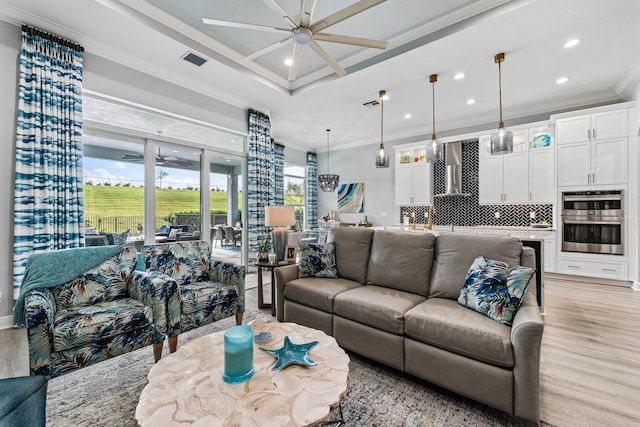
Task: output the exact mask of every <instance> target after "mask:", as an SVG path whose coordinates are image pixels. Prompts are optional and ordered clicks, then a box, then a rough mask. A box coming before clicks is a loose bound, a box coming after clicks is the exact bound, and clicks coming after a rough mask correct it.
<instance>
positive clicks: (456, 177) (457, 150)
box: [435, 141, 471, 197]
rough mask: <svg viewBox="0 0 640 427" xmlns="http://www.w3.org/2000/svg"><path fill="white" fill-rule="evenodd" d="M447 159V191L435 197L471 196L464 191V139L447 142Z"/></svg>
mask: <svg viewBox="0 0 640 427" xmlns="http://www.w3.org/2000/svg"><path fill="white" fill-rule="evenodd" d="M445 149H446V151H445V153H446V154H445V160H446V162H447V163H446V165H447V176H446V186H445V192H444V193H443V194H436V195H435V197H469V196H471V194H469V193H463V192H462V141H457V142H448V143H446V144H445Z"/></svg>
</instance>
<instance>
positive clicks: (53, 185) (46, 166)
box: [13, 26, 84, 301]
mask: <svg viewBox="0 0 640 427" xmlns="http://www.w3.org/2000/svg"><path fill="white" fill-rule="evenodd" d="M82 51H83V49H82V47H80V46H77V45H74V44H72V43H70V42H68V41H66V40H63V39H60V38H58V37H56V36H53V35H50V34H46V33H43V32H41V31H39V30H36V29H34V28H31V27H26V26H23V27H22V49H21V51H20V82H19V84H20V88H19V95H18V117H17V132H16V166H15V168H16V175H15V199H14V208H15V209H14V231H13V293H14V295H13V296H14V301H15V300H16V299H17V298H18V295H19V293H20V285H21V283H22V277H23V275H24V268H25V265H26V263H27V259H28V258H29V256H30V255H31V254H33V253H37V252H45V251H49V250H56V249H67V248H75V247H80V246H83V245H84V243H83V242H84V224H83V223H84V214H83V196H82V59H83V54H82Z"/></svg>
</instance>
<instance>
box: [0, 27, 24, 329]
mask: <svg viewBox="0 0 640 427" xmlns="http://www.w3.org/2000/svg"><path fill="white" fill-rule="evenodd" d="M19 52H20V28H18V27H16V26H15V25H11V24H7V23H5V22H3V21H0V93H1V94H2V98H1V99H0V146H1V148H2V152H3V153H4V155H3V156H0V188H2V196H1V197H2V206H0V224H2V230H3V231H2V232H1V233H0V292H1V293H2V303H1V304H0V318H1V317H3V316H8V315H10V314H11V313H12V311H13V278H12V277H13V197H12V195H13V175H14V167H13V163H14V160H15V154H14V153H15V139H16V138H15V135H16V103H17V86H18V54H19ZM0 323H2V322H0Z"/></svg>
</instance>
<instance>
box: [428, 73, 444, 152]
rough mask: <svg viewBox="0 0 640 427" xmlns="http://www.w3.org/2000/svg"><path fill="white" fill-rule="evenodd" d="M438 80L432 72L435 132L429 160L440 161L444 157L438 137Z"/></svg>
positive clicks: (429, 150) (430, 80) (432, 134)
mask: <svg viewBox="0 0 640 427" xmlns="http://www.w3.org/2000/svg"><path fill="white" fill-rule="evenodd" d="M437 81H438V75H437V74H431V75H430V76H429V83H431V100H432V106H431V107H432V113H433V117H432V123H433V133H431V143H430V144H429V145H428V146H427V161H428V162H439V161H441V160H443V159H444V153H443V146H442V142H440V140H439V139H438V137H436V85H435V83H436V82H437Z"/></svg>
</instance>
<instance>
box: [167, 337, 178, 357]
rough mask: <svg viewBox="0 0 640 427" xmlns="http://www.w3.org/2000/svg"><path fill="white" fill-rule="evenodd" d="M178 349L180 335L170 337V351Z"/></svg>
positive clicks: (173, 351)
mask: <svg viewBox="0 0 640 427" xmlns="http://www.w3.org/2000/svg"><path fill="white" fill-rule="evenodd" d="M177 349H178V336H177V335H176V336H175V337H169V352H170V353H175V352H176V350H177Z"/></svg>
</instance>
